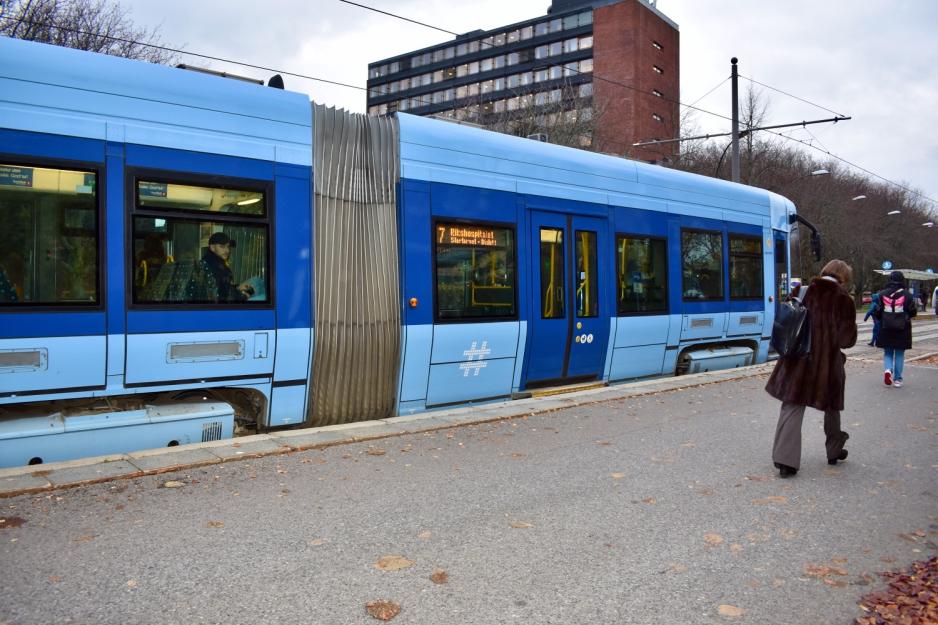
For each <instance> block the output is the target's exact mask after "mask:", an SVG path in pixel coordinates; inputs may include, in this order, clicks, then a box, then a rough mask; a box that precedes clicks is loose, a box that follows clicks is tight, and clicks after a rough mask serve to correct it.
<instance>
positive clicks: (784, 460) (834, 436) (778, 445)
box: [772, 402, 850, 469]
mask: <svg viewBox="0 0 938 625" xmlns="http://www.w3.org/2000/svg"><path fill="white" fill-rule="evenodd" d="M804 409H805V406H800V405H798V404H790V403H788V402H782V410H781V412H780V413H779V415H778V426H777V427H776V428H775V444H774V446H773V447H772V461H773V462H775V464H776V465H779V464H784V465H785V466H789V467H791V468H793V469H798V468H800V467H801V422H802V420H803V419H804ZM824 435H825V436H826V437H827V441H826V443H825V446H826V447H827V459H828V460H833V459H834V458H837V457H838V456H839V455H840V452H841V451H842V450H843V448H844V444H845V443H846V442H847V439H848V438H850V436H849V435H848V434H847V433H846V432H843V431H841V429H840V411H839V410H826V411H824Z"/></svg>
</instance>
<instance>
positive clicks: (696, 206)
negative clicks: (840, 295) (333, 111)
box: [397, 113, 794, 230]
mask: <svg viewBox="0 0 938 625" xmlns="http://www.w3.org/2000/svg"><path fill="white" fill-rule="evenodd" d="M397 118H398V120H399V121H400V128H401V161H402V171H401V175H402V177H404V178H411V179H418V180H426V181H430V182H452V183H455V184H463V185H472V186H479V187H483V188H489V189H497V190H504V191H513V192H518V193H531V194H535V195H543V196H548V197H556V198H561V199H569V200H581V201H587V202H596V203H601V204H611V205H620V206H631V207H635V208H648V209H652V210H662V211H667V212H675V213H686V214H695V215H699V216H704V217H713V218H716V219H723V218H728V216H727V215H724V214H723V213H722V211H727V210H728V211H733V213H735V214H738V215H739V216H745V215H749V216H750V220H751V218H758V219H759V223H761V222H762V219H767V220H770V221H771V223H772V226H773V227H776V228H780V229H786V230H787V228H788V226H787V223H788V219H787V217H788V214H790V213H793V212H794V205H793V204H792V203H791V202H790V201H789V200H787V199H786V198H784V197H782V196H780V195H777V194H775V193H772V192H769V191H766V190H764V189H759V188H756V187H749V186H746V185H742V184H736V183H733V182H728V181H726V180H719V179H716V178H709V177H706V176H700V175H697V174H691V173H687V172H682V171H677V170H674V169H668V168H666V167H660V166H657V165H650V164H647V163H642V162H638V161H633V160H628V159H625V158H620V157H616V156H609V155H605V154H598V153H595V152H589V151H586V150H579V149H576V148H569V147H565V146H559V145H553V144H547V143H543V142H540V141H533V140H531V139H525V138H522V137H515V136H511V135H505V134H501V133H496V132H491V131H488V130H483V129H479V128H474V127H471V126H466V125H462V124H456V123H452V122H447V121H441V120H436V119H431V118H426V117H418V116H414V115H408V114H404V113H398V114H397ZM743 218H744V219H745V217H743Z"/></svg>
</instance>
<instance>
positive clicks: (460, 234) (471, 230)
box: [436, 225, 498, 247]
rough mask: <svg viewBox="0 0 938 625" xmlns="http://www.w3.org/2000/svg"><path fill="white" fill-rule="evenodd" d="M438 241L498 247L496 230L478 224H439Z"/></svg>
mask: <svg viewBox="0 0 938 625" xmlns="http://www.w3.org/2000/svg"><path fill="white" fill-rule="evenodd" d="M436 231H437V243H444V244H446V243H448V244H450V245H472V246H476V247H497V246H498V241H496V240H495V230H494V229H493V228H479V227H476V226H454V225H450V226H437V227H436Z"/></svg>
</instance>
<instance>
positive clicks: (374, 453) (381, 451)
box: [365, 447, 388, 456]
mask: <svg viewBox="0 0 938 625" xmlns="http://www.w3.org/2000/svg"><path fill="white" fill-rule="evenodd" d="M365 453H367V454H368V455H369V456H383V455H384V454H386V453H388V452H387V450H385V449H378V448H377V447H369V448H368V451H366V452H365Z"/></svg>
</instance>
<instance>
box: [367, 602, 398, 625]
mask: <svg viewBox="0 0 938 625" xmlns="http://www.w3.org/2000/svg"><path fill="white" fill-rule="evenodd" d="M365 610H366V611H367V612H368V614H370V615H371V616H373V617H374V618H376V619H378V620H379V621H390V620H391V619H392V618H394V617H395V616H397V615H398V614H400V613H401V606H400V604H397V603H394V602H393V601H388V600H387V599H378V600H377V601H369V602H368V603H366V604H365Z"/></svg>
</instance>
